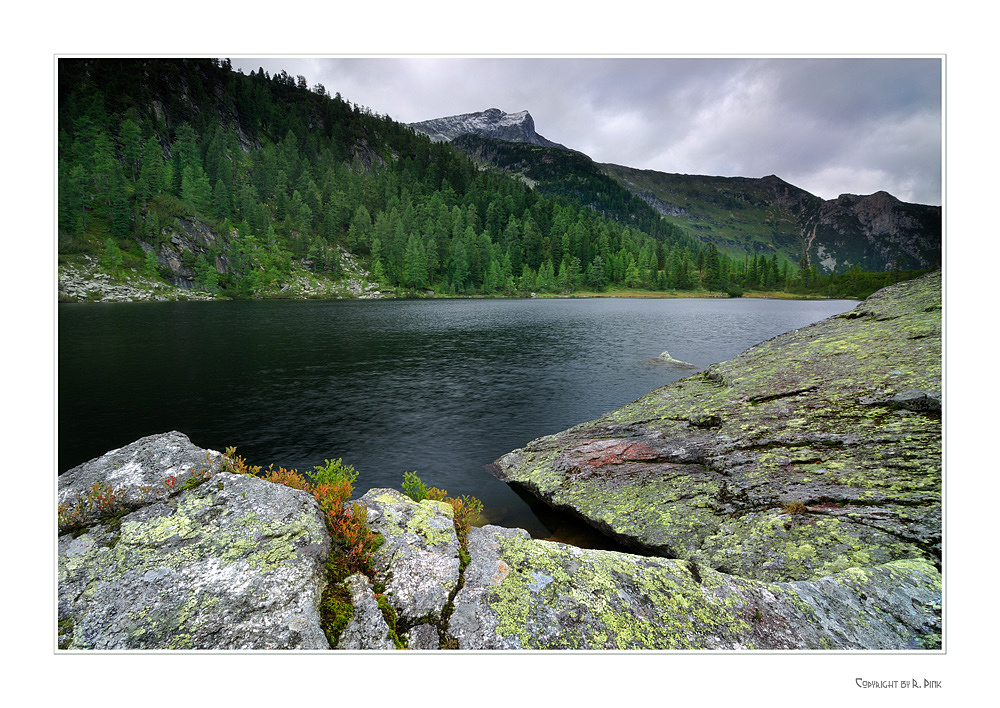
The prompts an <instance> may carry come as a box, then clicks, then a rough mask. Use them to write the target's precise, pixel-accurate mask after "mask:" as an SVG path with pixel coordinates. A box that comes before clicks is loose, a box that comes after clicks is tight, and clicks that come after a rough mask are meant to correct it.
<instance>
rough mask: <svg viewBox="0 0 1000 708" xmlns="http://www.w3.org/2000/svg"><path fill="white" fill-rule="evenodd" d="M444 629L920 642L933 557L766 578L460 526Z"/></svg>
mask: <svg viewBox="0 0 1000 708" xmlns="http://www.w3.org/2000/svg"><path fill="white" fill-rule="evenodd" d="M469 552H470V554H471V556H472V561H471V563H470V564H469V566H468V567H467V568H466V570H465V583H464V585H463V586H462V589H461V590H460V591H459V592H458V595H457V596H456V597H455V610H454V613H453V614H452V616H451V620H450V622H449V626H448V630H449V632H450V634H451V635H452V636H454V637H455V638H456V639H457V640H458V643H459V648H460V649H470V650H471V649H487V650H490V649H492V650H517V649H544V650H548V649H585V650H586V649H617V650H621V649H638V650H659V649H722V650H726V649H728V650H744V649H758V650H761V649H763V650H800V649H863V650H889V649H896V650H898V649H928V648H933V647H935V646H937V645H938V644H939V642H940V632H941V624H940V612H941V583H940V575H939V573H938V572H937V570H936V569H935V568H934V566H933V565H932V564H931V563H929V562H927V561H922V560H901V561H894V562H892V563H887V564H885V565H880V566H875V567H872V568H866V569H864V570H861V569H850V570H847V571H844V572H842V573H837V574H835V575H832V576H829V577H825V578H821V579H819V580H815V581H796V582H791V583H768V582H762V581H758V580H749V579H746V578H738V577H736V576H732V575H726V574H723V573H718V572H716V571H714V570H711V569H710V568H705V567H701V566H698V565H697V564H694V563H691V562H688V561H680V560H672V559H666V558H650V557H643V556H638V555H632V554H628V553H618V552H615V551H603V550H593V549H582V548H577V547H574V546H568V545H565V544H561V543H554V542H549V541H539V540H534V539H531V538H530V537H529V536H528V534H527V532H525V531H522V530H520V529H504V528H500V527H495V526H486V527H483V528H476V529H472V531H471V532H470V533H469Z"/></svg>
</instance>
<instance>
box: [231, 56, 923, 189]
mask: <svg viewBox="0 0 1000 708" xmlns="http://www.w3.org/2000/svg"><path fill="white" fill-rule="evenodd" d="M231 58H232V61H233V65H234V67H236V68H237V69H241V70H242V71H243V72H244V73H246V74H249V73H250V71H251V70H254V71H255V70H256V69H257V68H258V67H263V68H264V69H265V70H266V71H268V72H269V73H271V74H274V73H277V72H280V71H281V70H284V71H287V72H288V73H289V74H291V75H292V76H299V75H301V76H304V77H305V78H306V80H307V81H308V82H309V85H310V86H314V85H315V84H317V83H322V84H323V85H324V86H325V87H326V88H327V90H328V91H330V92H331V93H336V92H339V93H340V94H341V96H343V97H344V98H345V99H347V100H350V101H351V102H353V103H360V104H362V105H364V106H367V107H369V108H371V109H372V110H373V111H374V112H376V113H379V114H382V115H384V114H388V115H389V116H391V117H392V118H394V119H395V120H398V121H401V122H403V123H411V122H417V121H422V120H428V119H431V118H441V117H443V116H449V115H457V114H460V113H473V112H476V111H482V110H485V109H487V108H499V109H500V110H502V111H505V112H507V113H514V112H517V111H522V110H527V111H529V112H530V113H531V115H532V117H533V118H534V120H535V130H536V131H537V132H538V133H539V134H541V135H543V136H545V137H546V138H548V139H549V140H553V141H555V142H557V143H561V144H563V145H565V146H566V147H569V148H573V149H575V150H580V151H581V152H583V153H585V154H587V155H589V156H590V157H592V158H593V159H594V160H596V161H598V162H611V163H615V164H619V165H627V166H629V167H638V168H644V169H653V170H659V171H661V172H680V173H688V174H706V175H723V176H741V177H763V176H765V175H769V174H776V175H778V176H779V177H781V178H782V179H784V180H786V181H788V182H791V183H792V184H794V185H796V186H798V187H801V188H803V189H805V190H806V191H808V192H811V193H813V194H815V195H817V196H820V197H823V198H824V199H833V198H836V197H837V196H838V195H840V194H843V193H853V194H871V193H872V192H875V191H878V190H885V191H887V192H889V193H891V194H893V195H895V196H896V197H899V198H900V199H902V200H904V201H909V202H916V203H919V204H935V205H939V204H941V181H942V180H941V164H942V61H941V60H940V59H938V58H936V57H934V58H928V57H906V58H846V57H832V58H816V57H812V58H790V57H777V58H729V57H720V58H708V57H689V58H647V57H641V58H636V57H625V58H603V57H602V58H598V57H587V58H513V57H499V58H486V57H468V58H460V57H412V58H395V57H389V58H320V57H297V58H288V57H266V58H255V57H231Z"/></svg>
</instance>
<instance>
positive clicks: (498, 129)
mask: <svg viewBox="0 0 1000 708" xmlns="http://www.w3.org/2000/svg"><path fill="white" fill-rule="evenodd" d="M410 127H411V128H413V129H414V130H416V131H417V132H418V133H423V134H425V135H427V136H428V137H430V139H431V140H434V141H437V142H450V141H451V140H454V139H455V138H457V137H458V136H459V135H465V134H467V133H470V134H472V135H481V136H483V137H485V138H497V139H498V140H509V141H511V142H515V143H529V144H531V145H541V146H542V147H554V148H561V149H563V150H566V149H567V148H566V147H565V146H563V145H560V144H559V143H554V142H552V141H551V140H547V139H545V138H543V137H542V136H541V135H539V134H538V133H536V132H535V121H534V119H533V118H532V117H531V114H530V113H528V112H527V111H520V112H518V113H504V112H503V111H501V110H500V109H499V108H489V109H487V110H485V111H481V112H479V113H463V114H462V115H457V116H448V117H446V118H434V119H432V120H425V121H420V122H419V123H411V124H410Z"/></svg>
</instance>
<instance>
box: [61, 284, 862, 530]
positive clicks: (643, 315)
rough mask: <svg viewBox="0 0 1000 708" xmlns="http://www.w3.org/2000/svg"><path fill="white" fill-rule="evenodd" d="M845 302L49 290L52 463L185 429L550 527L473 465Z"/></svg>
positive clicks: (258, 459)
mask: <svg viewBox="0 0 1000 708" xmlns="http://www.w3.org/2000/svg"><path fill="white" fill-rule="evenodd" d="M856 304H857V303H856V302H854V301H850V300H824V301H787V300H760V299H737V300H711V299H664V300H631V299H579V300H573V299H566V300H562V299H538V300H527V299H519V300H513V299H512V300H422V301H337V302H314V301H305V302H303V301H292V302H187V303H183V302H182V303H121V304H111V303H108V304H79V305H76V304H61V305H59V330H58V340H59V363H58V373H59V379H58V390H59V394H58V395H59V411H58V424H59V428H58V449H59V463H58V464H59V472H62V471H65V470H66V469H69V468H70V467H73V466H75V465H77V464H80V463H81V462H85V461H87V460H89V459H91V458H94V457H97V456H99V455H101V454H103V453H104V452H106V451H107V450H110V449H113V448H116V447H121V446H122V445H125V444H128V443H130V442H132V441H134V440H136V439H138V438H140V437H142V436H144V435H150V434H154V433H160V432H165V431H168V430H180V431H181V432H183V433H185V434H187V435H188V436H189V437H190V438H191V440H192V442H194V443H195V444H196V445H199V446H201V447H207V448H212V449H216V450H224V449H225V448H226V447H229V446H236V448H237V451H238V452H239V453H240V454H241V455H243V456H244V457H246V458H247V460H248V461H249V462H250V463H252V464H260V465H263V466H264V467H266V466H267V465H269V464H271V463H273V464H274V465H275V467H278V466H283V467H286V468H295V469H299V470H311V469H312V468H313V467H314V466H316V465H319V464H322V462H323V460H325V459H333V458H343V460H344V462H345V463H347V464H351V465H353V466H354V467H355V468H356V469H357V470H358V472H359V476H358V480H357V482H356V485H355V488H356V492H357V494H359V495H360V494H362V493H364V492H365V491H367V490H368V489H370V488H373V487H383V486H389V487H396V488H399V486H400V484H401V482H402V477H403V473H404V472H405V471H413V470H415V471H417V473H418V474H419V475H420V477H421V478H422V479H423V480H424V481H425V482H426V483H428V484H430V485H432V486H437V487H441V488H444V489H447V490H448V492H449V493H451V494H453V495H458V494H473V495H475V496H477V497H479V498H480V499H482V500H483V502H484V504H485V505H486V508H487V512H488V513H487V517H488V519H489V521H490V522H492V523H497V524H501V525H506V526H518V527H521V528H526V529H528V530H529V531H530V532H531V533H532V534H534V535H536V536H539V537H547V536H549V535H551V534H552V532H553V528H552V527H553V525H559V524H562V523H563V522H562V521H561V520H554V517H552V515H551V514H548V513H547V512H546V511H544V510H542V509H539V508H538V505H537V504H535V503H534V502H532V500H527V499H522V498H521V497H520V496H519V495H518V494H516V493H515V492H513V491H512V490H511V489H509V488H508V487H507V485H505V484H503V483H501V482H499V481H498V480H496V479H495V478H493V477H492V476H491V475H490V474H489V473H488V472H486V471H485V470H484V466H485V465H487V464H489V463H491V462H492V461H493V460H495V459H497V458H498V457H500V456H501V455H503V454H505V453H507V452H509V451H511V450H513V449H515V448H518V447H522V446H523V445H525V444H526V443H527V442H529V441H530V440H533V439H534V438H537V437H540V436H542V435H546V434H551V433H556V432H558V431H561V430H564V429H566V428H568V427H570V426H572V425H576V424H577V423H582V422H585V421H588V420H593V419H594V418H597V417H598V416H600V415H601V414H603V413H605V412H607V411H609V410H613V409H615V408H618V407H620V406H622V405H624V404H626V403H629V402H630V401H633V400H635V399H636V398H638V397H639V396H642V395H643V394H645V393H647V392H649V391H651V390H653V389H654V388H657V387H658V386H662V385H664V384H666V383H669V382H671V381H674V380H677V379H679V378H682V377H684V376H688V375H690V374H691V372H690V371H685V370H681V369H675V368H671V367H668V366H664V365H662V364H656V363H653V362H651V361H650V360H651V359H652V358H655V357H656V356H657V355H659V354H660V353H661V352H663V351H665V350H667V351H669V352H670V355H671V356H673V357H674V358H676V359H679V360H682V361H687V362H691V363H692V364H695V365H697V366H699V367H707V366H708V365H709V364H712V363H714V362H719V361H725V360H727V359H731V358H732V357H733V356H735V355H736V354H738V353H740V352H741V351H743V350H744V349H746V348H747V347H750V346H752V345H754V344H757V343H759V342H761V341H763V340H765V339H768V338H770V337H773V336H775V335H777V334H780V333H782V332H786V331H789V330H791V329H796V328H798V327H802V326H804V325H807V324H809V323H811V322H815V321H817V320H820V319H823V318H825V317H828V316H830V315H834V314H838V313H841V312H845V311H847V310H849V309H852V308H853V307H854V306H855V305H856Z"/></svg>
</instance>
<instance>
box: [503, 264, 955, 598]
mask: <svg viewBox="0 0 1000 708" xmlns="http://www.w3.org/2000/svg"><path fill="white" fill-rule="evenodd" d="M940 399H941V275H940V272H938V273H934V274H930V275H928V276H926V277H924V278H922V279H920V280H918V281H913V282H908V283H902V284H900V285H897V286H893V287H890V288H886V289H884V290H881V291H879V292H878V293H876V294H875V295H873V296H872V297H871V298H869V299H868V300H866V301H865V302H863V303H862V304H860V305H858V307H857V308H856V309H855V310H853V311H851V312H849V313H846V314H844V315H841V316H838V317H833V318H830V319H828V320H824V321H822V322H819V323H816V324H814V325H811V326H809V327H805V328H802V329H800V330H796V331H793V332H789V333H787V334H784V335H781V336H779V337H776V338H774V339H772V340H769V341H767V342H764V343H763V344H760V345H758V346H756V347H754V348H752V349H750V350H748V351H746V352H744V353H743V354H741V355H740V356H738V357H736V358H735V359H733V360H732V361H729V362H725V363H723V364H717V365H713V366H712V367H710V368H709V369H708V370H707V371H706V372H704V373H703V374H699V375H696V376H693V377H690V378H687V379H684V380H681V381H678V382H675V383H673V384H670V385H668V386H665V387H663V388H660V389H657V390H656V391H653V392H652V393H650V394H648V395H646V396H644V397H643V398H641V399H639V400H638V401H636V402H634V403H632V404H630V405H628V406H625V407H624V408H622V409H620V410H617V411H614V412H612V413H609V414H607V415H605V416H604V417H602V418H600V419H598V420H596V421H593V422H591V423H584V424H582V425H579V426H576V427H574V428H571V429H570V430H568V431H565V432H563V433H560V434H558V435H553V436H548V437H545V438H540V439H538V440H535V441H533V442H531V443H529V444H528V445H527V446H526V447H525V448H523V449H520V450H516V451H514V452H512V453H510V454H508V455H506V456H504V457H503V458H501V459H500V460H498V461H497V463H496V465H495V466H494V467H495V473H496V474H497V476H498V477H499V478H500V479H503V480H505V481H507V482H510V483H512V484H517V485H520V486H522V487H524V488H526V489H528V490H529V491H531V492H532V493H534V494H535V495H537V496H538V497H539V498H541V499H543V500H545V501H546V502H548V503H549V504H550V505H552V506H553V507H556V508H559V509H564V510H568V511H570V512H572V513H574V514H576V515H578V516H580V517H582V518H583V519H585V520H587V521H588V522H590V523H591V524H592V525H594V526H595V527H597V528H599V529H602V530H604V531H606V532H607V533H609V534H611V535H613V536H615V537H616V538H618V539H619V540H621V541H623V542H625V543H626V544H630V545H632V546H634V547H636V548H641V549H644V550H646V551H648V552H653V553H655V554H658V555H662V556H666V557H669V558H680V559H685V560H690V561H693V562H696V563H698V564H699V566H705V567H708V568H714V569H716V570H718V571H719V572H724V573H729V574H733V575H736V576H739V577H742V578H753V579H758V580H762V581H769V582H790V581H799V580H816V579H819V578H821V577H824V576H829V575H832V574H835V573H840V572H843V571H845V570H848V569H867V568H872V567H874V566H878V565H882V564H886V563H891V562H893V561H898V560H904V559H905V560H917V559H919V560H921V561H929V562H931V563H939V562H940V548H941V418H940Z"/></svg>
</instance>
